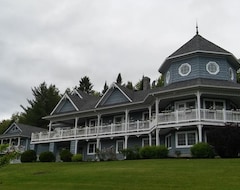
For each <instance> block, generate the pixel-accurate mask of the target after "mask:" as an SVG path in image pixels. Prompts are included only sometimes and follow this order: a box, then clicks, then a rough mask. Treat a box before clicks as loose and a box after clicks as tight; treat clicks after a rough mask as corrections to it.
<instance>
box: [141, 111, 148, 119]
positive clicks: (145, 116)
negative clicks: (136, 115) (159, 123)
mask: <svg viewBox="0 0 240 190" xmlns="http://www.w3.org/2000/svg"><path fill="white" fill-rule="evenodd" d="M142 120H143V121H147V120H149V113H148V112H143V114H142Z"/></svg>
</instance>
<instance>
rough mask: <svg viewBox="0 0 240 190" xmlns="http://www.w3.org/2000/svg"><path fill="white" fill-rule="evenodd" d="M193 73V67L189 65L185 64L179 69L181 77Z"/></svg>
mask: <svg viewBox="0 0 240 190" xmlns="http://www.w3.org/2000/svg"><path fill="white" fill-rule="evenodd" d="M190 72H191V65H190V64H188V63H183V64H182V65H180V67H179V68H178V73H179V74H180V75H181V76H187V75H189V73H190Z"/></svg>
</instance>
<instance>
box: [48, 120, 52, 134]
mask: <svg viewBox="0 0 240 190" xmlns="http://www.w3.org/2000/svg"><path fill="white" fill-rule="evenodd" d="M48 130H49V132H51V130H52V121H50V123H49V125H48Z"/></svg>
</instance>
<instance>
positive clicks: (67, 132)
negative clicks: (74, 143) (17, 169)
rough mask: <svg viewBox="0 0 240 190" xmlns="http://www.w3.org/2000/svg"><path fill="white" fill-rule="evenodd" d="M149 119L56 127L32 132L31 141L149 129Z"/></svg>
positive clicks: (125, 132) (135, 131)
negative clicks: (74, 126) (52, 129)
mask: <svg viewBox="0 0 240 190" xmlns="http://www.w3.org/2000/svg"><path fill="white" fill-rule="evenodd" d="M149 123H150V122H149V121H135V122H130V123H126V124H125V123H119V124H110V125H102V126H94V127H82V128H72V129H64V128H62V129H60V128H58V129H55V130H54V131H50V132H49V131H44V132H40V133H32V137H31V142H39V141H48V140H57V139H68V138H87V137H94V136H95V137H97V136H107V135H109V136H111V135H114V134H127V133H138V132H143V131H149V129H150V125H149Z"/></svg>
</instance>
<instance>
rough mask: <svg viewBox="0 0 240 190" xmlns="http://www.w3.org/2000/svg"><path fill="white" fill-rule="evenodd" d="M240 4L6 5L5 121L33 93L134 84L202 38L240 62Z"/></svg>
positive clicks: (81, 0)
mask: <svg viewBox="0 0 240 190" xmlns="http://www.w3.org/2000/svg"><path fill="white" fill-rule="evenodd" d="M239 10H240V1H239V0H181V1H180V0H169V1H163V0H162V1H161V0H41V1H39V0H0V66H1V67H0V121H1V120H2V119H9V118H10V117H11V115H12V114H13V113H16V112H21V111H23V110H22V109H21V107H20V105H24V106H27V105H28V104H27V99H32V98H33V97H32V92H31V88H33V87H37V86H39V84H41V83H42V82H44V81H45V82H46V83H47V84H48V85H50V84H55V85H56V86H57V87H58V88H59V89H60V91H61V93H63V92H64V91H65V89H66V88H71V89H72V88H73V87H74V86H76V85H78V84H79V80H80V79H81V78H82V77H84V76H89V78H90V80H91V82H92V83H93V84H94V89H95V90H97V91H101V90H102V89H103V86H104V83H105V81H106V82H107V84H108V85H110V84H111V83H112V82H114V81H115V80H116V78H117V75H118V73H121V74H122V79H123V82H127V81H132V82H133V84H136V83H137V82H138V80H139V79H140V78H141V77H142V76H143V75H145V76H148V77H150V78H151V79H152V80H154V79H157V78H158V77H159V73H158V68H159V67H160V65H161V64H162V63H163V61H164V60H165V58H166V57H167V56H169V55H170V54H171V53H173V52H174V51H175V50H177V49H178V48H179V47H180V46H181V45H183V44H184V43H186V42H187V41H188V40H190V39H191V38H192V37H193V36H194V35H195V33H196V28H195V26H196V21H197V22H198V25H199V33H200V35H202V36H203V37H205V38H206V39H208V40H210V41H211V42H213V43H215V44H217V45H219V46H220V47H222V48H224V49H226V50H228V51H230V52H231V53H233V54H234V55H235V56H236V57H237V58H240V51H239V50H240V11H239Z"/></svg>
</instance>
